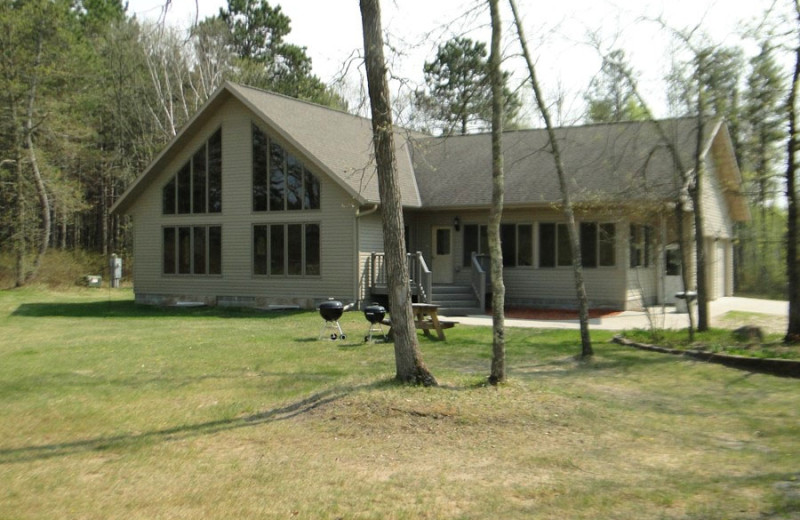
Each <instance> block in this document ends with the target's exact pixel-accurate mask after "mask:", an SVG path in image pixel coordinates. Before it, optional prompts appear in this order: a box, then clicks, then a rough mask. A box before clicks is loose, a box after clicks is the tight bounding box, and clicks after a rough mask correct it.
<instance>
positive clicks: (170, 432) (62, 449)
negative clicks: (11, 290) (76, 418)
mask: <svg viewBox="0 0 800 520" xmlns="http://www.w3.org/2000/svg"><path fill="white" fill-rule="evenodd" d="M391 384H394V383H393V382H392V381H376V382H373V383H369V384H363V385H352V386H343V387H337V388H332V389H329V390H324V391H321V392H317V393H315V394H312V395H311V396H309V397H306V398H305V399H300V400H298V401H295V402H293V403H290V404H287V405H285V406H280V407H277V408H273V409H271V410H266V411H263V412H258V413H254V414H251V415H247V416H244V417H234V418H230V419H220V420H218V421H208V422H203V423H197V424H187V425H181V426H175V427H172V428H164V429H161V430H153V431H149V432H143V433H123V434H119V435H109V436H99V437H95V438H92V439H83V440H77V441H72V442H61V443H53V444H40V445H35V446H21V447H17V448H5V449H0V465H3V464H17V463H25V462H32V461H36V460H46V459H51V458H55V457H66V456H69V455H76V454H80V453H88V452H93V451H105V450H112V449H124V448H128V447H132V446H140V445H151V444H156V443H163V442H173V441H181V440H185V439H189V438H193V437H200V436H203V435H213V434H215V433H219V432H224V431H230V430H236V429H239V428H249V427H254V426H260V425H263V424H269V423H273V422H277V421H285V420H288V419H292V418H295V417H298V416H301V415H303V414H306V413H308V412H310V411H312V410H314V409H316V408H318V407H320V406H324V405H327V404H330V403H333V402H336V401H338V400H339V399H342V398H344V397H346V396H348V395H350V394H352V393H354V392H358V391H362V390H369V389H376V388H383V387H386V386H387V385H391Z"/></svg>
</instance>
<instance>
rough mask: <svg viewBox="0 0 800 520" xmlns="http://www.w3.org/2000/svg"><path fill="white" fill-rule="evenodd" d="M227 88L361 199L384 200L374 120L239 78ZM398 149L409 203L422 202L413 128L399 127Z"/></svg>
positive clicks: (402, 187)
mask: <svg viewBox="0 0 800 520" xmlns="http://www.w3.org/2000/svg"><path fill="white" fill-rule="evenodd" d="M227 87H228V88H229V89H231V91H232V92H234V93H235V94H236V95H237V96H238V97H239V98H240V99H242V100H243V101H245V102H246V103H247V104H248V105H249V106H250V108H251V109H252V110H253V111H254V112H256V113H257V114H258V115H259V116H261V117H262V118H263V119H264V121H266V122H267V123H268V124H269V125H270V126H271V127H272V128H273V130H274V131H276V132H279V133H280V134H281V135H280V137H281V138H282V139H284V140H286V141H288V142H290V143H291V144H292V145H294V146H295V147H297V148H299V149H300V150H301V151H302V152H304V154H305V155H306V156H307V157H309V158H311V159H313V160H314V162H315V163H316V166H317V167H318V168H319V169H322V170H323V171H325V172H326V173H328V174H329V175H330V176H331V177H332V178H333V179H334V180H338V181H340V182H341V183H343V187H345V188H346V189H347V190H348V191H349V192H350V193H351V194H352V195H353V196H354V197H355V198H357V199H359V200H360V202H362V203H377V202H379V201H380V197H379V196H378V181H377V177H376V172H375V161H374V157H373V151H372V150H373V149H372V122H371V121H370V120H369V119H365V118H363V117H358V116H354V115H351V114H348V113H345V112H340V111H338V110H333V109H330V108H327V107H323V106H320V105H315V104H313V103H307V102H304V101H300V100H297V99H294V98H290V97H286V96H282V95H279V94H273V93H271V92H265V91H263V90H258V89H254V88H250V87H245V86H242V85H237V84H234V83H228V84H227ZM395 154H396V156H397V170H398V181H399V183H400V191H401V196H402V200H403V205H405V206H419V205H420V197H419V192H418V191H417V186H416V183H415V182H414V172H413V169H412V165H411V157H410V154H409V147H408V140H407V133H406V132H403V131H402V130H400V129H398V130H397V131H396V132H395Z"/></svg>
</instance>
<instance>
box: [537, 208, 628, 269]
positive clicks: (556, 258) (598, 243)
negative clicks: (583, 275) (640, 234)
mask: <svg viewBox="0 0 800 520" xmlns="http://www.w3.org/2000/svg"><path fill="white" fill-rule="evenodd" d="M584 224H593V225H594V226H595V230H594V232H595V260H596V265H594V266H587V265H585V264H584V265H582V267H583V268H584V269H607V270H610V269H616V268H618V267H619V260H618V257H619V255H618V254H617V246H618V240H619V233H618V232H617V228H618V225H617V222H614V221H603V220H581V221H578V222H577V225H578V235H579V237H580V236H581V235H582V232H583V231H582V228H583V225H584ZM542 225H552V226H553V232H554V237H553V252H552V255H553V265H542V247H541V240H542V231H541V226H542ZM609 225H610V226H613V227H614V240H613V242H612V251H613V252H614V263H613V264H612V265H601V264H600V259H601V254H600V251H601V247H602V244H603V240H602V238H601V235H600V232H601V228H602V227H603V226H609ZM535 229H536V237H535V238H534V242H535V244H536V268H537V269H569V268H570V267H572V255H571V253H570V255H569V256H570V258H569V262H568V263H567V262H562V261H561V258H560V255H559V250H560V248H561V246H564V245H566V246H567V247H569V250H570V252H571V249H572V246H571V245H570V244H569V230H568V229H567V223H566V222H557V221H550V220H548V221H537V222H536V226H535ZM564 236H565V237H567V238H566V240H567V243H566V244H562V243H561V240H562V239H563V238H562V237H564ZM580 245H581V261H582V262H583V260H584V258H583V253H584V250H583V242H582V241H581V244H580Z"/></svg>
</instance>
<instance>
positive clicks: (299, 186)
mask: <svg viewBox="0 0 800 520" xmlns="http://www.w3.org/2000/svg"><path fill="white" fill-rule="evenodd" d="M319 208H320V184H319V179H317V177H316V176H315V175H314V174H313V173H311V172H310V171H309V170H308V168H306V167H305V165H303V163H302V162H300V160H299V159H298V158H297V157H295V156H294V155H292V154H290V153H289V152H287V151H286V150H285V149H284V148H283V147H282V146H281V145H280V144H278V143H277V142H275V140H274V139H271V138H270V137H268V136H267V135H266V134H265V133H264V132H263V131H261V129H260V128H258V127H257V126H256V125H253V211H292V210H310V209H319Z"/></svg>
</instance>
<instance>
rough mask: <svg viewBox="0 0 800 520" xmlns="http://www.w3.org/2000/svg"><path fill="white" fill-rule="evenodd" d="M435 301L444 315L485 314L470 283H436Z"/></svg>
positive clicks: (434, 289) (434, 287)
mask: <svg viewBox="0 0 800 520" xmlns="http://www.w3.org/2000/svg"><path fill="white" fill-rule="evenodd" d="M433 303H435V304H436V305H438V306H439V314H441V315H443V316H467V315H469V314H483V312H484V311H483V309H481V308H480V302H479V301H478V299H477V298H476V297H475V294H474V293H473V292H472V287H470V286H468V285H434V286H433Z"/></svg>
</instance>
